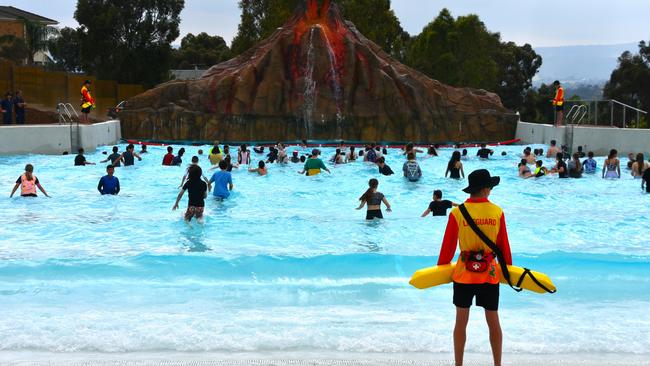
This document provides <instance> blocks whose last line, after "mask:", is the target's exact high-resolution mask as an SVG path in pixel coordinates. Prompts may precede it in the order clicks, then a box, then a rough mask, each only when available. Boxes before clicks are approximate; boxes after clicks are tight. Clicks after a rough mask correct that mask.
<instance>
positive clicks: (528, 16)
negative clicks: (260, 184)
mask: <svg viewBox="0 0 650 366" xmlns="http://www.w3.org/2000/svg"><path fill="white" fill-rule="evenodd" d="M76 3H77V2H76V0H32V1H21V2H19V4H18V5H15V3H12V4H7V5H14V6H16V7H19V8H21V9H24V10H27V11H31V12H34V13H37V14H39V15H42V16H45V17H48V18H52V19H54V20H57V21H59V22H60V23H61V26H77V23H76V22H75V20H74V10H75V6H76ZM392 6H393V9H394V10H395V13H396V14H397V16H398V17H399V19H400V21H401V23H402V27H404V29H406V31H408V32H409V33H411V34H412V35H415V34H418V33H420V31H421V30H422V27H424V26H425V25H426V24H427V23H429V22H430V21H431V20H432V19H433V18H434V17H435V16H436V15H437V14H438V13H439V12H440V9H442V8H444V7H446V8H449V9H450V10H451V12H452V14H453V15H454V16H458V15H464V14H469V13H474V14H478V15H479V16H480V18H481V19H482V20H483V21H484V22H485V24H486V25H487V27H488V29H490V30H491V31H495V32H501V35H502V38H503V39H504V40H505V41H514V42H516V43H518V44H524V43H530V44H532V45H533V46H534V47H542V46H565V45H596V44H615V43H628V42H638V41H640V40H642V39H645V40H649V39H650V26H649V25H648V24H649V22H648V19H650V17H649V15H650V1H648V0H618V1H611V0H607V1H606V0H562V1H560V0H543V1H541V0H392ZM181 18H182V22H181V37H182V36H183V35H185V34H187V33H195V34H196V33H200V32H207V33H209V34H211V35H220V36H222V37H223V38H224V39H225V40H226V41H227V42H229V43H230V41H231V40H232V38H233V37H234V35H235V34H236V33H237V25H238V23H239V9H238V7H237V0H185V9H184V10H183V13H182V14H181ZM179 42H180V39H178V40H177V41H176V43H179Z"/></svg>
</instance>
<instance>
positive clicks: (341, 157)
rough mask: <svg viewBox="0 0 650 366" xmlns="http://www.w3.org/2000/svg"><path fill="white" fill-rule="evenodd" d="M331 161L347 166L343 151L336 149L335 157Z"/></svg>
mask: <svg viewBox="0 0 650 366" xmlns="http://www.w3.org/2000/svg"><path fill="white" fill-rule="evenodd" d="M330 161H331V162H332V163H334V164H337V165H338V164H345V153H344V152H342V151H341V149H336V151H335V152H334V156H332V158H331V159H330Z"/></svg>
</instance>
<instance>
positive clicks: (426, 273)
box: [409, 263, 557, 294]
mask: <svg viewBox="0 0 650 366" xmlns="http://www.w3.org/2000/svg"><path fill="white" fill-rule="evenodd" d="M455 268H456V263H451V264H444V265H441V266H433V267H428V268H423V269H420V270H418V271H416V272H415V273H414V274H413V276H412V277H411V280H410V281H409V283H410V284H411V286H413V287H415V288H418V289H420V290H424V289H427V288H430V287H434V286H440V285H444V284H447V283H451V281H452V280H451V275H452V273H454V269H455ZM497 272H498V273H499V277H500V278H501V280H500V282H501V283H504V284H508V280H507V279H506V278H505V277H504V276H503V274H502V273H501V268H500V266H497ZM508 272H509V273H510V278H511V280H512V283H513V285H515V286H516V287H519V288H522V289H524V290H528V291H532V292H537V293H538V294H545V293H554V292H555V291H557V288H556V287H555V285H554V284H553V281H551V279H550V278H549V277H548V276H547V275H545V274H544V273H541V272H537V271H531V270H529V269H527V268H522V267H517V266H508Z"/></svg>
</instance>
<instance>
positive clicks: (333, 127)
mask: <svg viewBox="0 0 650 366" xmlns="http://www.w3.org/2000/svg"><path fill="white" fill-rule="evenodd" d="M120 119H121V121H122V128H123V135H124V136H125V137H129V138H140V139H147V138H153V137H155V138H157V139H169V140H213V139H219V140H222V141H275V140H298V139H319V140H333V139H345V140H351V141H421V142H440V141H459V140H464V141H467V140H505V139H510V138H512V136H513V135H514V129H515V125H516V120H517V118H516V116H515V115H514V114H512V113H510V112H509V111H507V110H506V109H505V108H504V107H503V105H502V104H501V101H500V99H499V97H498V96H497V95H496V94H493V93H489V92H486V91H483V90H475V89H468V88H453V87H449V86H446V85H443V84H441V83H439V82H437V81H435V80H432V79H430V78H428V77H426V76H425V75H423V74H421V73H419V72H417V71H415V70H413V69H410V68H408V67H406V66H404V65H402V64H401V63H399V62H398V61H396V60H394V59H392V58H391V57H390V56H389V55H388V54H387V53H386V52H384V51H383V50H382V49H381V48H380V47H379V46H377V45H376V44H375V43H373V42H372V41H370V40H368V39H367V38H365V37H364V36H363V35H362V34H361V33H360V32H359V31H358V30H357V29H356V27H355V26H354V24H352V23H350V22H347V21H345V20H344V19H343V18H342V16H341V13H340V11H339V8H338V6H337V5H336V4H335V2H334V1H329V0H323V1H317V0H306V1H304V2H302V3H301V4H300V5H299V6H298V7H297V9H296V10H295V12H294V14H293V16H292V17H291V18H290V19H289V20H288V21H287V22H286V23H285V24H284V25H283V26H282V27H280V28H278V29H277V30H276V32H275V33H273V34H272V35H271V36H270V37H269V38H267V39H265V40H263V41H261V42H260V43H259V44H258V45H256V46H255V47H253V48H251V49H250V50H248V51H246V52H245V53H243V54H242V55H240V56H238V57H236V58H234V59H232V60H229V61H227V62H224V63H221V64H218V65H215V66H213V67H211V68H210V69H209V70H207V71H206V72H205V74H204V75H203V76H202V77H201V78H200V79H198V80H191V81H172V82H168V83H165V84H162V85H160V86H158V87H156V88H154V89H152V90H149V91H147V92H145V93H143V94H141V95H139V96H136V97H134V98H133V99H131V100H129V101H128V105H127V108H125V110H124V111H123V112H122V114H121V115H120ZM154 133H155V136H154Z"/></svg>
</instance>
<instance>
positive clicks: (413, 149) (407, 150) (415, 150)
mask: <svg viewBox="0 0 650 366" xmlns="http://www.w3.org/2000/svg"><path fill="white" fill-rule="evenodd" d="M423 152H424V151H422V150H420V149H418V148H416V147H415V144H413V143H412V142H409V143H408V144H406V146H404V152H403V153H402V155H406V156H408V154H409V153H414V154H415V156H416V157H417V154H418V153H423Z"/></svg>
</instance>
